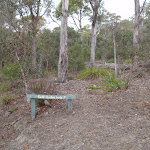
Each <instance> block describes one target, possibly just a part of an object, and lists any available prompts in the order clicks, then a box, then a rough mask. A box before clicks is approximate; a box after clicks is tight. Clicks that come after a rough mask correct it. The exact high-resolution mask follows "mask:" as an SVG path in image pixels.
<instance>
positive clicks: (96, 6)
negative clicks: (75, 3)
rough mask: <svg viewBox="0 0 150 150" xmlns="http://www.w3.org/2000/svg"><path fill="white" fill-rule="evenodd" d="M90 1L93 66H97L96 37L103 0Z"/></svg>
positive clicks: (91, 60)
mask: <svg viewBox="0 0 150 150" xmlns="http://www.w3.org/2000/svg"><path fill="white" fill-rule="evenodd" d="M86 2H87V3H90V6H91V10H92V39H91V59H90V65H91V67H94V66H95V49H96V38H97V35H98V34H99V32H100V20H101V15H102V9H101V8H102V0H87V1H86Z"/></svg>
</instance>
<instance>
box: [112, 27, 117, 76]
mask: <svg viewBox="0 0 150 150" xmlns="http://www.w3.org/2000/svg"><path fill="white" fill-rule="evenodd" d="M113 43H114V63H115V76H116V77H117V75H118V74H117V54H116V40H115V31H114V30H113Z"/></svg>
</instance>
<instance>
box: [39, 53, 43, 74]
mask: <svg viewBox="0 0 150 150" xmlns="http://www.w3.org/2000/svg"><path fill="white" fill-rule="evenodd" d="M42 64H43V54H41V55H40V63H39V72H42V70H43V68H42V67H43V65H42Z"/></svg>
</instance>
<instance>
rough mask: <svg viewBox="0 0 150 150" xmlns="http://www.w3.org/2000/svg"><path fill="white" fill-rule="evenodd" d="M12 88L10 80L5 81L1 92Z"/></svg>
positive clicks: (0, 88) (0, 87)
mask: <svg viewBox="0 0 150 150" xmlns="http://www.w3.org/2000/svg"><path fill="white" fill-rule="evenodd" d="M10 89H11V86H10V82H5V83H3V84H2V85H1V86H0V92H6V91H9V90H10Z"/></svg>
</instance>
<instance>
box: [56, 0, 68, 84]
mask: <svg viewBox="0 0 150 150" xmlns="http://www.w3.org/2000/svg"><path fill="white" fill-rule="evenodd" d="M68 6H69V0H63V1H62V16H61V32H60V53H59V62H58V82H60V83H63V82H66V81H67V77H68V47H67V39H68V35H67V19H68Z"/></svg>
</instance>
